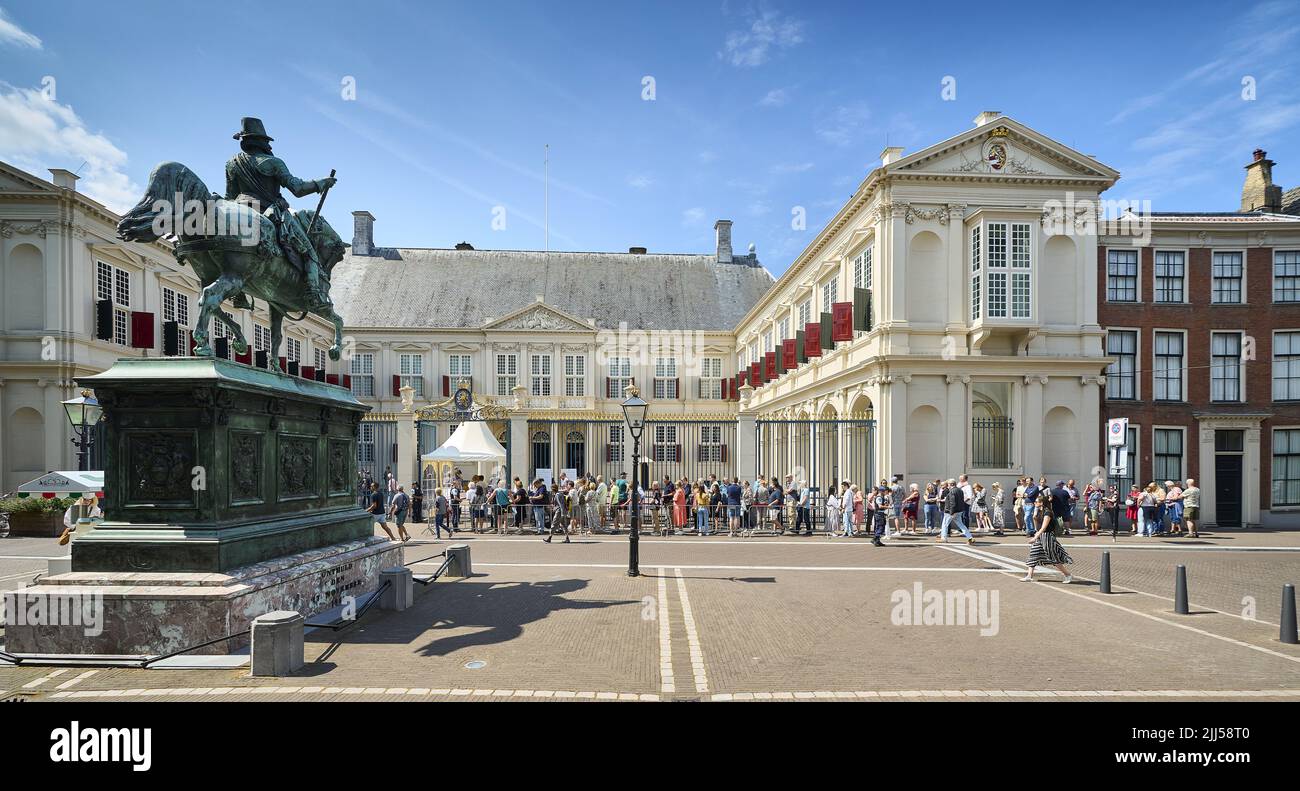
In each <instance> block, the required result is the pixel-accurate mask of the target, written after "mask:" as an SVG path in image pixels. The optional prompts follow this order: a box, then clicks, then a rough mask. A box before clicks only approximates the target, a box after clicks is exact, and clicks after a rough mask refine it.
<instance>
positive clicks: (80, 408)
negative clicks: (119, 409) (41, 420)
mask: <svg viewBox="0 0 1300 791" xmlns="http://www.w3.org/2000/svg"><path fill="white" fill-rule="evenodd" d="M63 411H64V412H66V413H67V414H68V422H69V423H71V424H72V434H73V437H72V440H71V441H72V444H73V445H76V446H77V470H78V471H79V472H85V471H86V470H87V468H88V461H89V459H88V458H87V457H88V454H89V450H90V446H91V445H93V444H94V439H93V438H92V437H91V435H90V432H91V431H93V430H94V428H95V424H96V423H98V422H99V418H100V415H102V414H104V410H103V408H102V407H101V406H100V405H99V402H98V401H96V400H95V397H94V396H92V395H91V394H90V391H89V390H82V391H81V396H80V397H78V398H70V399H68V400H67V401H64V402H63Z"/></svg>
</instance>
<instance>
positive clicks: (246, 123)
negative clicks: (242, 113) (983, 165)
mask: <svg viewBox="0 0 1300 791" xmlns="http://www.w3.org/2000/svg"><path fill="white" fill-rule="evenodd" d="M239 126H240V129H239V131H238V132H236V133H235V134H234V138H235V139H236V140H243V139H244V138H245V137H251V138H253V139H255V140H274V139H275V138H274V137H271V136H270V135H268V134H267V133H266V126H265V125H263V124H262V119H261V118H241V119H239Z"/></svg>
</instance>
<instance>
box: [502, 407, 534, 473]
mask: <svg viewBox="0 0 1300 791" xmlns="http://www.w3.org/2000/svg"><path fill="white" fill-rule="evenodd" d="M530 442H531V439H530V438H529V436H528V413H526V412H512V413H510V447H509V448H507V449H506V452H507V453H509V454H510V475H511V477H515V478H519V480H521V481H523V482H524V485H528V484H530V483H532V481H531V480H530V475H529V473H530V470H529V469H528V467H529V465H528V451H529V443H530Z"/></svg>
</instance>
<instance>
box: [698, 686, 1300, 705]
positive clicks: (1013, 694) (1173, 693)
mask: <svg viewBox="0 0 1300 791" xmlns="http://www.w3.org/2000/svg"><path fill="white" fill-rule="evenodd" d="M1155 697H1160V698H1264V697H1282V698H1297V697H1300V689H1126V690H1114V689H1107V690H1096V689H1054V690H1027V689H1013V690H1002V689H924V690H903V691H894V690H880V691H865V692H826V691H818V692H734V693H732V692H723V693H717V694H715V695H712V696H711V697H710V700H712V701H715V702H725V701H738V700H740V701H743V700H850V699H855V700H878V699H881V698H1155Z"/></svg>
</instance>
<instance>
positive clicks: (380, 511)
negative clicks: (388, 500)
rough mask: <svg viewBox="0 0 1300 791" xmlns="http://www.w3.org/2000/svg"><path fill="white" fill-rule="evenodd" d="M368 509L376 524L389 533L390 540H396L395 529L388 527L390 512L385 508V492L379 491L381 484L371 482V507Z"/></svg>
mask: <svg viewBox="0 0 1300 791" xmlns="http://www.w3.org/2000/svg"><path fill="white" fill-rule="evenodd" d="M366 511H367V512H368V513H369V514H370V515H371V517H372V518H373V519H374V520H375V524H377V525H379V526H380V527H381V528H383V530H384V532H385V533H387V534H388V540H389V541H396V540H397V538H396V537H395V536H394V535H393V531H392V530H389V529H388V512H387V511H386V510H385V509H384V493H383V492H381V491H379V484H377V483H372V484H370V507H369V508H367V509H366Z"/></svg>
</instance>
